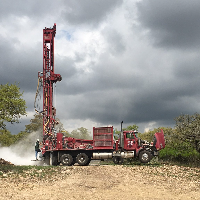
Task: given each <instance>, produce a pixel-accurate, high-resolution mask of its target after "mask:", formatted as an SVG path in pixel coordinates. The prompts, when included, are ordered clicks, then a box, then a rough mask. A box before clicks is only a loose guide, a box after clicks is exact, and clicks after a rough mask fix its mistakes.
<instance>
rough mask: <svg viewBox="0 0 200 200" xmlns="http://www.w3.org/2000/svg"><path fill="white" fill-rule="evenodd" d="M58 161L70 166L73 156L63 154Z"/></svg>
mask: <svg viewBox="0 0 200 200" xmlns="http://www.w3.org/2000/svg"><path fill="white" fill-rule="evenodd" d="M60 161H61V163H62V164H63V165H65V166H71V165H73V164H74V163H73V161H74V160H73V158H72V156H71V155H70V154H63V155H62V156H61V157H60Z"/></svg>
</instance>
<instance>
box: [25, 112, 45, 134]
mask: <svg viewBox="0 0 200 200" xmlns="http://www.w3.org/2000/svg"><path fill="white" fill-rule="evenodd" d="M30 122H31V123H30V124H28V125H25V127H26V129H25V131H26V132H27V133H31V132H34V131H41V132H42V130H43V115H40V114H35V115H34V119H31V120H30Z"/></svg>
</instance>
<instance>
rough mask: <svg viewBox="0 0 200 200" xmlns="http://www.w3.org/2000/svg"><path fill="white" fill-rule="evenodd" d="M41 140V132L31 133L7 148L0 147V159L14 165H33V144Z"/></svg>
mask: <svg viewBox="0 0 200 200" xmlns="http://www.w3.org/2000/svg"><path fill="white" fill-rule="evenodd" d="M37 139H40V141H42V139H41V132H33V133H31V134H30V135H29V136H28V137H26V138H24V139H23V140H21V141H19V142H18V143H17V144H14V145H11V146H9V147H0V158H3V159H4V160H6V161H9V162H11V163H13V164H14V165H35V163H34V161H32V160H35V142H36V140H37Z"/></svg>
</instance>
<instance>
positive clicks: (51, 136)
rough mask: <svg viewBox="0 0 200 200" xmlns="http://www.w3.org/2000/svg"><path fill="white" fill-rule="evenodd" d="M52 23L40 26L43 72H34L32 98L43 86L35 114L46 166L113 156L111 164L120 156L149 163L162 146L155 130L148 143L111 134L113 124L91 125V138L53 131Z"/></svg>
mask: <svg viewBox="0 0 200 200" xmlns="http://www.w3.org/2000/svg"><path fill="white" fill-rule="evenodd" d="M55 34H56V24H54V26H53V28H46V27H45V29H43V72H38V87H37V92H36V98H37V96H38V94H39V91H40V88H41V87H40V86H42V87H43V110H42V111H39V110H38V109H37V107H36V98H35V103H34V107H35V110H36V112H37V113H40V114H42V115H43V142H42V143H43V146H42V148H41V151H42V157H43V159H44V161H45V163H46V164H49V165H59V164H60V163H62V165H67V166H70V165H73V164H75V163H78V164H79V165H88V164H89V163H90V161H91V159H95V160H103V159H113V162H114V163H115V164H120V163H122V162H123V159H124V158H135V157H137V158H139V160H140V161H141V162H142V163H147V162H149V161H150V160H151V159H152V158H153V156H157V155H158V152H159V150H161V149H163V148H164V147H165V139H164V133H163V131H162V130H161V131H160V132H157V133H155V135H154V139H153V141H152V142H151V143H149V142H146V141H142V140H141V139H140V138H138V136H137V132H136V131H134V130H132V131H121V133H120V134H119V139H117V140H115V139H114V137H113V126H108V127H93V140H85V139H76V138H72V137H65V136H64V135H63V133H59V132H58V133H57V132H56V130H55V125H56V124H57V123H58V122H57V121H56V118H55V116H56V109H55V107H54V102H53V92H54V91H53V90H54V87H53V84H55V83H56V82H57V81H61V80H62V77H61V75H60V74H55V73H54V37H55Z"/></svg>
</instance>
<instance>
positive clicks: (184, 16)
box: [137, 0, 200, 50]
mask: <svg viewBox="0 0 200 200" xmlns="http://www.w3.org/2000/svg"><path fill="white" fill-rule="evenodd" d="M137 7H138V21H139V23H140V24H141V26H142V27H143V28H145V29H147V30H149V36H150V37H151V39H150V40H151V42H153V43H154V45H156V46H159V47H167V48H182V49H183V50H184V49H188V48H199V46H200V38H199V34H200V21H199V18H200V12H199V9H200V2H199V1H198V0H192V1H187V0H175V1H159V0H147V1H140V2H138V3H137Z"/></svg>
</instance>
